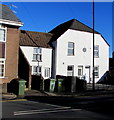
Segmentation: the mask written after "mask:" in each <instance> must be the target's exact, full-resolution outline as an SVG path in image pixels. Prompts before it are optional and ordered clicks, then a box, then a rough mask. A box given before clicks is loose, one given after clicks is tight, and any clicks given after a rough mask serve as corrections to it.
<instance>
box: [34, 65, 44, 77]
mask: <svg viewBox="0 0 114 120" xmlns="http://www.w3.org/2000/svg"><path fill="white" fill-rule="evenodd" d="M41 72H42V68H41V66H33V74H34V75H40V74H41Z"/></svg>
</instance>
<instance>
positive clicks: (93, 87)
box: [92, 0, 95, 91]
mask: <svg viewBox="0 0 114 120" xmlns="http://www.w3.org/2000/svg"><path fill="white" fill-rule="evenodd" d="M92 3H93V6H92V9H93V15H92V16H93V82H92V89H93V91H94V90H95V77H94V76H95V75H94V42H95V35H94V25H95V21H94V14H95V11H94V7H95V6H94V0H93V2H92Z"/></svg>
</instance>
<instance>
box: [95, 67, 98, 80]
mask: <svg viewBox="0 0 114 120" xmlns="http://www.w3.org/2000/svg"><path fill="white" fill-rule="evenodd" d="M96 68H97V69H96ZM95 72H97V73H98V75H95ZM94 76H95V77H96V78H99V66H95V67H94Z"/></svg>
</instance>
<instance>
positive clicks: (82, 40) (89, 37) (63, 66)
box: [55, 29, 109, 82]
mask: <svg viewBox="0 0 114 120" xmlns="http://www.w3.org/2000/svg"><path fill="white" fill-rule="evenodd" d="M95 41H97V42H96V44H97V45H99V46H100V50H99V52H100V57H99V58H97V60H96V58H95V66H96V65H97V66H99V69H100V70H99V78H95V81H96V82H97V81H98V80H99V79H100V77H102V75H103V74H104V73H105V72H106V71H107V70H108V63H109V62H108V61H109V56H108V52H109V47H108V45H107V44H106V42H105V41H104V40H103V38H102V37H101V36H100V35H99V34H96V35H95ZM68 42H74V43H75V53H74V54H75V55H74V56H68V55H67V49H68ZM55 46H56V45H55ZM92 47H93V34H92V33H88V32H82V31H76V30H70V29H69V30H67V31H66V32H65V33H64V34H63V35H61V36H60V37H59V38H58V39H57V51H56V54H57V55H56V57H57V58H56V59H57V60H56V75H63V76H67V66H68V65H74V76H77V75H78V66H83V75H84V72H85V66H90V78H91V79H92V63H93V48H92ZM83 48H86V49H87V51H86V52H83V50H82V49H83ZM102 50H103V51H102ZM104 51H105V53H104Z"/></svg>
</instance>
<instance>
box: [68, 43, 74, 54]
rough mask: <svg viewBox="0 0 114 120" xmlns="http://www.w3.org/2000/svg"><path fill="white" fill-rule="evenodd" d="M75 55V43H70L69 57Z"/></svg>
mask: <svg viewBox="0 0 114 120" xmlns="http://www.w3.org/2000/svg"><path fill="white" fill-rule="evenodd" d="M73 55H74V43H73V42H68V56H73Z"/></svg>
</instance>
